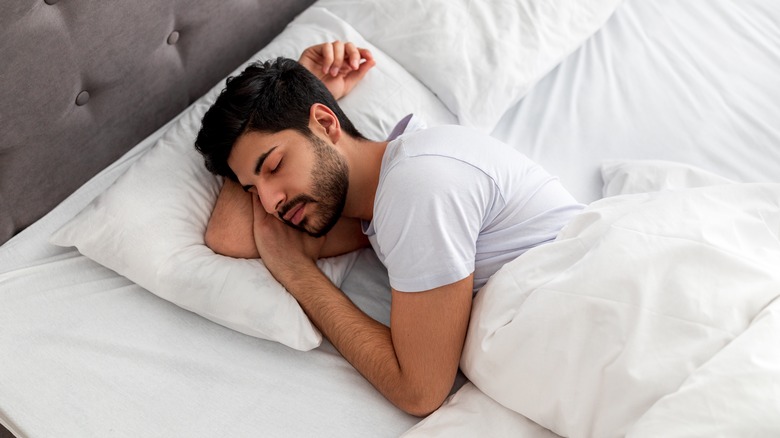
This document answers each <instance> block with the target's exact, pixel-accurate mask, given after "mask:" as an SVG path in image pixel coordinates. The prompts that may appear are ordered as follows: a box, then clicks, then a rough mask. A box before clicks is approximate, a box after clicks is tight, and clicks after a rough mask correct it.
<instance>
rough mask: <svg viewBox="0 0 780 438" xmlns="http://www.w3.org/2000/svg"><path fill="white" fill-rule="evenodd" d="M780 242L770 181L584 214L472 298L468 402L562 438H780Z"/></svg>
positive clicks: (777, 204) (436, 419)
mask: <svg viewBox="0 0 780 438" xmlns="http://www.w3.org/2000/svg"><path fill="white" fill-rule="evenodd" d="M779 235H780V185H778V184H733V185H720V186H714V187H705V188H697V189H688V190H681V191H665V192H656V193H651V194H638V195H624V196H616V197H611V198H605V199H603V200H600V201H597V202H595V203H593V204H591V205H590V206H589V207H588V209H586V210H585V212H584V213H583V214H581V215H579V216H578V217H577V218H576V219H575V220H574V221H573V222H572V223H570V224H569V225H567V227H566V228H564V230H563V231H562V232H561V234H560V236H559V237H558V238H557V239H556V241H554V242H553V243H550V244H547V245H544V246H541V247H538V248H535V249H534V250H532V251H528V252H527V253H526V254H524V255H523V256H521V257H519V258H518V259H516V260H515V261H513V262H511V263H509V264H507V265H506V266H505V267H504V268H502V270H500V271H499V272H498V273H497V274H496V275H495V276H494V277H493V278H491V280H490V281H489V282H488V284H487V285H486V286H485V287H484V288H483V289H482V290H481V291H480V292H479V293H478V294H477V297H476V298H475V302H474V310H473V313H472V320H471V325H470V328H469V333H468V337H467V340H466V345H465V350H464V354H463V357H462V361H461V367H462V370H463V372H464V373H465V374H466V376H467V377H468V378H469V379H470V380H471V381H472V382H473V383H474V385H475V386H476V387H477V388H479V390H481V391H482V392H483V393H484V395H483V394H480V393H479V391H474V390H473V389H472V390H471V394H472V395H470V397H473V398H475V399H474V400H477V398H480V397H483V398H484V396H485V395H487V396H488V397H489V398H490V399H492V400H494V401H496V402H498V403H500V404H501V405H503V406H504V407H506V408H508V409H509V410H511V411H514V412H515V413H518V414H522V415H516V414H512V415H516V416H517V418H515V419H514V420H513V419H512V418H511V417H509V418H508V419H507V417H506V415H507V414H506V412H504V411H501V412H502V414H501V415H502V418H501V419H498V417H496V418H497V423H498V424H506V422H507V421H509V422H512V421H515V422H517V424H518V425H521V424H523V423H522V421H521V419H522V416H525V417H527V418H528V419H530V420H533V421H534V422H536V423H538V424H539V425H541V426H543V427H545V428H547V429H549V430H551V431H553V432H555V433H557V434H559V435H562V436H571V437H590V436H594V437H613V436H614V437H617V436H647V437H659V436H663V437H670V436H716V435H717V436H740V437H741V436H780V304H779V303H778V302H777V299H776V298H777V296H778V295H780V238H779V237H778V236H779ZM464 397H465V396H461V398H460V400H458V403H459V405H461V406H463V405H466V404H467V401H466V400H465V399H464ZM451 401H452V400H451ZM474 403H476V402H474ZM480 403H481V404H482V406H488V405H489V402H485V401H482V402H480ZM448 410H452V411H453V412H454V411H455V409H453V407H451V406H449V405H445V406H444V407H443V408H441V409H440V411H439V412H437V413H435V414H434V415H433V416H432V417H431V418H430V420H427V421H426V422H427V423H429V425H430V426H429V427H428V428H429V430H427V431H426V430H425V429H426V427H427V426H426V424H425V423H423V424H421V425H419V426H418V427H417V428H416V432H419V433H421V434H422V435H421V436H425V435H433V433H430V432H432V431H433V430H434V429H435V428H436V427H438V426H434V423H437V424H439V425H441V424H445V423H446V421H443V420H445V419H446V417H447V416H448V415H449V414H448ZM482 412H484V415H488V416H490V415H494V416H497V415H498V414H497V413H496V412H498V411H496V410H495V409H493V410H490V409H485V410H483V411H482ZM525 421H527V420H525ZM488 423H489V422H488ZM496 427H497V426H496ZM525 427H527V426H525ZM455 430H457V432H458V433H455V434H454V435H457V436H465V435H464V433H465V430H464V429H463V428H458V429H453V431H455ZM438 432H441V430H439V431H438ZM485 432H487V431H485ZM414 433H415V430H413V431H410V435H413V434H414ZM487 433H488V434H489V432H487ZM452 435H453V434H450V436H452ZM523 436H527V435H525V434H524V435H523ZM534 436H535V435H534Z"/></svg>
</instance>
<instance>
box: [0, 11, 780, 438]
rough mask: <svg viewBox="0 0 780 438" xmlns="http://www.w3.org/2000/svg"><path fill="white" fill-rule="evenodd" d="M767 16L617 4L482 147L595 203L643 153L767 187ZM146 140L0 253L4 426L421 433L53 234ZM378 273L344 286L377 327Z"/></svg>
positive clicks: (770, 120)
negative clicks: (58, 243) (610, 175)
mask: <svg viewBox="0 0 780 438" xmlns="http://www.w3.org/2000/svg"><path fill="white" fill-rule="evenodd" d="M777 23H780V3H778V2H774V1H771V0H746V1H742V2H731V1H726V0H717V1H713V0H695V1H690V2H677V1H673V0H653V1H647V0H627V1H626V2H625V3H624V5H623V6H621V7H620V9H618V11H617V12H616V14H615V16H614V17H613V18H611V19H610V21H609V22H608V23H607V25H606V26H605V27H604V28H603V29H602V30H601V31H600V32H599V33H598V34H596V35H595V36H594V37H593V38H592V39H591V40H589V41H588V42H587V43H586V45H585V46H584V47H583V48H581V49H580V50H579V51H577V52H576V53H574V54H573V55H572V56H570V57H569V58H567V60H565V61H564V63H563V64H561V65H560V66H559V67H558V68H557V69H555V70H554V71H553V72H552V73H551V74H549V75H548V76H547V77H546V78H545V79H544V80H543V81H542V82H540V83H539V84H538V85H537V86H536V87H535V88H534V90H532V92H531V93H530V94H528V95H527V96H526V97H525V98H524V99H523V101H521V102H520V104H518V105H516V106H515V107H514V108H513V109H512V110H510V111H509V112H508V113H507V114H506V115H505V117H504V118H503V119H502V122H501V124H500V125H499V127H498V128H497V129H496V130H495V131H494V133H493V135H495V136H497V137H499V138H501V139H503V140H505V141H507V142H508V143H509V144H512V145H514V146H515V147H517V148H518V149H520V150H522V151H523V152H525V153H527V154H528V155H529V156H530V157H531V158H532V159H535V160H536V161H538V162H540V163H541V164H543V165H544V166H546V167H547V168H548V169H549V170H550V171H551V172H552V173H555V174H557V175H559V176H560V178H561V179H562V181H563V183H564V185H566V186H567V187H569V188H570V190H571V191H572V192H573V193H574V194H575V196H577V197H578V198H579V199H580V200H581V201H583V202H589V201H592V200H594V199H597V198H599V197H600V196H601V177H600V176H599V172H598V169H599V164H600V162H601V161H602V160H604V159H615V158H655V159H665V160H672V161H681V162H686V163H691V164H695V165H698V166H700V167H703V168H705V169H707V170H710V171H712V172H716V173H718V174H721V175H723V176H725V177H728V178H731V179H734V180H738V181H777V180H778V177H777V175H780V146H779V145H780V124H779V123H777V119H778V115H780V82H779V81H777V79H776V72H778V71H780V30H778V24H777ZM152 143H153V141H152V140H147V141H146V142H144V144H142V145H139V147H138V148H136V149H134V150H133V151H131V152H130V153H128V155H127V156H125V157H123V158H122V159H121V160H119V161H118V162H117V163H116V164H114V165H113V166H111V167H110V168H109V169H107V170H106V171H105V172H103V173H102V174H101V175H99V176H98V177H97V178H95V179H93V180H92V181H91V182H90V183H88V184H87V185H86V186H84V187H83V188H82V189H80V190H79V191H78V192H77V193H75V194H74V195H73V196H72V197H70V198H69V199H68V200H66V201H65V202H64V203H63V204H62V205H60V206H59V207H58V208H57V209H55V210H54V211H53V212H52V213H51V214H50V215H48V216H46V217H45V218H44V219H42V220H41V221H39V222H37V223H36V224H34V225H33V226H31V227H30V228H28V229H27V230H25V231H24V232H23V233H21V234H19V235H18V236H16V237H15V238H14V239H12V240H11V241H9V242H7V243H6V244H5V245H3V246H2V248H0V302H1V303H2V304H1V305H0V351H2V355H1V356H0V422H2V423H3V424H4V425H5V426H6V427H8V428H9V429H10V430H11V431H12V432H14V433H16V434H17V435H18V436H20V437H27V436H29V437H38V436H42V437H43V436H62V437H67V436H74V437H75V436H78V437H83V436H90V435H91V436H107V435H111V436H151V437H153V436H160V437H162V436H166V437H167V436H174V435H176V436H179V435H186V436H192V437H197V436H214V435H218V436H257V435H261V436H339V437H342V436H398V435H400V434H402V433H403V432H404V431H405V430H407V429H409V428H410V427H411V426H413V425H414V424H416V423H417V421H418V419H416V418H414V417H411V416H408V415H406V414H404V413H402V412H401V411H399V410H398V409H396V408H394V407H393V406H391V405H390V404H389V403H388V402H387V401H386V400H384V398H382V396H381V395H379V393H378V392H376V391H375V390H374V389H373V388H372V387H371V386H370V385H369V384H368V383H367V382H366V381H365V380H364V379H363V378H362V377H361V376H360V375H359V374H358V373H357V372H356V371H354V369H352V367H351V366H350V365H349V364H347V363H346V362H345V361H344V360H343V359H342V358H341V357H340V356H339V355H338V353H337V352H336V351H335V350H334V349H333V348H332V347H331V346H330V345H329V344H327V343H325V344H324V345H323V346H322V347H320V348H318V349H316V350H314V351H311V352H306V353H302V352H298V351H294V350H291V349H289V348H287V347H284V346H282V345H279V344H276V343H273V342H268V341H263V340H260V339H256V338H252V337H248V336H245V335H242V334H239V333H237V332H234V331H231V330H229V329H226V328H223V327H221V326H218V325H216V324H214V323H211V322H209V321H207V320H205V319H203V318H201V317H199V316H197V315H194V314H192V313H189V312H187V311H185V310H182V309H180V308H178V307H176V306H174V305H172V304H170V303H168V302H166V301H164V300H162V299H159V298H157V297H156V296H154V295H152V294H150V293H148V292H146V291H144V290H143V289H142V288H140V287H138V286H137V285H134V284H132V283H131V282H129V281H128V280H126V279H124V278H123V277H120V276H118V275H116V274H115V273H113V272H112V271H110V270H108V269H105V268H103V267H101V266H99V265H97V264H96V263H94V262H92V261H90V260H88V259H86V258H85V257H83V256H81V255H79V254H78V253H77V252H76V251H75V250H73V249H64V248H58V247H54V246H52V245H49V244H48V243H47V239H48V236H49V235H50V234H51V233H52V232H53V231H54V230H56V229H57V228H58V227H59V226H60V225H61V224H63V223H64V222H65V221H66V220H68V219H69V218H71V217H72V216H73V215H75V214H76V213H77V212H78V211H79V210H80V209H81V208H83V207H84V206H85V205H86V204H87V203H88V202H89V201H90V200H91V199H92V198H93V197H94V196H96V195H97V194H98V193H100V192H101V191H102V190H103V189H104V188H105V187H106V186H107V185H108V184H110V182H111V181H113V179H115V178H117V177H118V176H119V175H120V174H121V173H122V171H123V170H124V169H126V168H127V166H128V165H129V163H131V162H132V160H133V159H134V158H137V157H138V154H139V153H141V150H142V149H143V148H145V147H148V146H149V145H151V144H152ZM387 287H388V286H387V283H386V278H385V274H384V271H383V269H382V267H381V265H380V264H379V263H378V262H377V260H376V258H375V257H373V255H372V254H370V252H368V251H365V252H364V253H363V254H361V257H360V258H359V260H358V262H357V264H356V266H355V268H354V269H353V271H352V272H351V274H350V276H349V277H348V278H347V280H346V282H345V284H344V288H345V290H346V291H347V292H348V293H349V294H351V296H352V297H353V299H354V300H355V301H356V302H357V303H358V305H360V306H361V307H363V308H364V309H366V310H367V311H368V313H370V314H372V316H374V317H376V318H377V319H379V320H380V321H384V322H387V320H388V311H389V301H388V299H387V296H386V295H382V294H374V295H360V294H358V293H355V292H353V291H359V290H377V291H382V290H387Z"/></svg>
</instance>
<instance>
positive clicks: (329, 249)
mask: <svg viewBox="0 0 780 438" xmlns="http://www.w3.org/2000/svg"><path fill="white" fill-rule="evenodd" d="M252 215H253V212H252V195H251V194H250V193H247V192H245V191H244V189H243V188H241V186H240V185H238V184H237V183H235V182H233V181H231V180H229V179H225V183H224V184H223V186H222V190H221V191H220V192H219V196H218V197H217V203H216V204H215V205H214V211H212V213H211V218H210V219H209V223H208V226H207V227H206V236H205V241H206V246H208V247H209V248H211V250H212V251H214V252H216V253H217V254H222V255H226V256H229V257H236V258H245V259H253V258H258V257H260V254H259V253H258V252H257V246H256V245H255V240H254V238H253V237H252ZM368 245H369V242H368V238H367V237H366V236H365V235H364V234H363V231H362V229H361V227H360V221H358V220H357V219H351V218H341V219H340V220H339V222H338V223H337V224H336V226H335V227H333V229H332V230H331V231H330V232H329V233H328V236H327V238H326V239H325V243H324V245H323V246H322V249H321V253H320V254H319V257H333V256H337V255H341V254H346V253H348V252H350V251H354V250H356V249H360V248H365V247H367V246H368Z"/></svg>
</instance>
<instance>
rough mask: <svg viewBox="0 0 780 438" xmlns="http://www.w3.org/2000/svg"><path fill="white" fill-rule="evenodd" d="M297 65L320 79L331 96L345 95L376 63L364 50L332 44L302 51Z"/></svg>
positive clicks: (334, 42) (348, 45)
mask: <svg viewBox="0 0 780 438" xmlns="http://www.w3.org/2000/svg"><path fill="white" fill-rule="evenodd" d="M298 62H299V63H300V64H301V65H303V66H304V67H306V69H307V70H309V71H310V72H312V74H314V76H316V77H317V78H318V79H319V80H321V81H322V82H323V83H324V84H325V86H326V87H327V88H328V90H329V91H330V92H331V94H333V97H335V98H336V99H340V98H342V97H344V96H345V95H347V94H348V93H349V92H350V91H352V89H353V88H354V87H355V85H357V83H358V82H360V80H361V79H363V77H364V76H365V75H366V73H367V72H368V71H369V70H370V69H371V68H372V67H373V66H374V65H375V64H376V63H375V62H374V58H373V56H372V55H371V52H370V51H369V50H368V49H363V48H360V47H356V46H355V45H354V44H353V43H350V42H342V41H333V42H330V43H322V44H318V45H316V46H311V47H309V48H308V49H306V50H304V51H303V53H302V54H301V58H300V59H299V60H298Z"/></svg>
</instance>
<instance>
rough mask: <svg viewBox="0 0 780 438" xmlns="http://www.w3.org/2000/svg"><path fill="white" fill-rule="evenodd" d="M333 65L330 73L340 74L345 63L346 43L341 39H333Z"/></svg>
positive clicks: (333, 74) (332, 74)
mask: <svg viewBox="0 0 780 438" xmlns="http://www.w3.org/2000/svg"><path fill="white" fill-rule="evenodd" d="M331 44H332V45H333V65H331V67H330V75H331V76H334V77H335V76H338V74H339V71H340V70H341V67H342V65H343V64H344V43H342V42H341V41H339V40H336V41H333V43H331Z"/></svg>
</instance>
